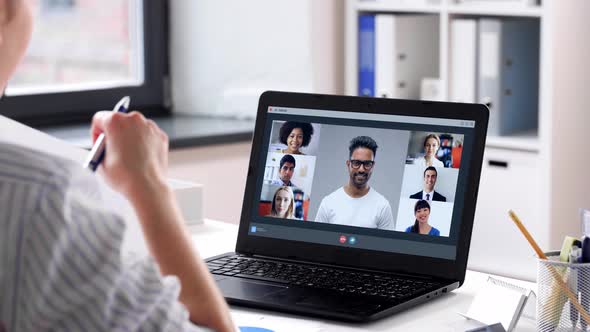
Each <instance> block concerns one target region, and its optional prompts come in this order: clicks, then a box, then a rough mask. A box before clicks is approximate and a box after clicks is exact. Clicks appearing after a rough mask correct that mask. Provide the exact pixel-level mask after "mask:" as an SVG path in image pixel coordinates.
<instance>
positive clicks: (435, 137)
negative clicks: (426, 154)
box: [422, 134, 440, 147]
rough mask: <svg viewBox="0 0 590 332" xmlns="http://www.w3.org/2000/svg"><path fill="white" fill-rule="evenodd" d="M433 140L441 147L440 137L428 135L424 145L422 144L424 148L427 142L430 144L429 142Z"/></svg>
mask: <svg viewBox="0 0 590 332" xmlns="http://www.w3.org/2000/svg"><path fill="white" fill-rule="evenodd" d="M431 138H434V139H435V140H436V143H437V145H438V146H440V138H438V135H435V134H428V136H426V138H425V139H424V144H422V146H423V147H424V146H426V142H428V140H429V139H431Z"/></svg>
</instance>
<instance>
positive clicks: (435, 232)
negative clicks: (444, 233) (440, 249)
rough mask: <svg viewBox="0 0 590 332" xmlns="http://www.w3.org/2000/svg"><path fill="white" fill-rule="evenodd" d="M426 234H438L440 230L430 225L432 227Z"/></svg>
mask: <svg viewBox="0 0 590 332" xmlns="http://www.w3.org/2000/svg"><path fill="white" fill-rule="evenodd" d="M430 227H432V226H430ZM428 234H430V235H436V236H439V235H440V231H439V230H438V229H436V228H435V227H432V229H431V230H430V232H428Z"/></svg>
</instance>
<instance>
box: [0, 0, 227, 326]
mask: <svg viewBox="0 0 590 332" xmlns="http://www.w3.org/2000/svg"><path fill="white" fill-rule="evenodd" d="M64 29H66V28H64ZM31 31H32V15H31V9H30V4H29V1H26V0H0V91H3V90H4V88H5V86H6V83H7V82H8V80H9V78H10V76H11V75H12V73H13V72H14V70H15V68H16V65H17V64H18V62H19V61H20V60H21V59H22V57H23V55H24V53H25V50H26V46H27V44H28V41H29V38H30V35H31ZM113 98H114V96H113ZM0 121H3V124H4V123H5V122H6V123H8V121H7V120H6V119H2V117H0ZM11 124H12V123H11ZM1 126H2V124H0V127H1ZM99 133H105V137H106V145H107V146H108V153H107V154H105V157H104V160H103V163H102V164H101V166H100V168H99V169H98V170H99V171H100V173H101V176H102V177H103V178H104V179H105V180H106V182H107V183H108V184H109V185H110V186H111V187H112V188H113V189H115V190H117V191H119V192H120V193H122V194H123V195H124V196H125V197H126V198H127V199H128V200H129V202H130V203H131V205H132V206H133V208H134V210H135V212H136V214H137V217H138V218H137V219H138V222H139V223H140V226H141V229H142V231H143V235H144V238H145V240H146V242H147V245H148V248H149V251H150V254H151V256H150V257H137V258H132V257H127V256H125V255H123V252H122V245H123V237H124V233H125V227H126V222H125V220H123V219H122V217H121V216H119V215H118V214H117V213H116V211H112V209H110V208H109V207H107V206H105V204H104V203H103V202H101V200H100V199H99V198H98V197H92V195H91V194H90V192H92V191H93V189H95V188H96V187H97V186H98V183H97V182H96V176H95V175H94V174H91V173H90V172H89V171H87V170H84V169H82V167H81V165H78V164H73V163H72V162H71V161H69V160H65V159H60V158H59V157H56V156H53V155H50V154H47V153H44V152H43V151H37V150H35V151H34V150H29V149H27V148H24V147H21V146H17V145H12V144H10V143H7V142H2V141H0V331H115V330H117V331H202V330H203V329H202V328H200V327H198V325H201V326H207V327H210V328H212V329H214V330H215V331H234V330H235V327H234V326H233V323H232V321H231V318H230V315H229V310H228V307H227V304H226V303H225V301H224V299H223V297H222V296H221V293H220V292H219V291H218V289H217V287H216V286H215V282H214V281H213V278H212V277H211V275H210V274H209V272H208V269H207V266H206V265H205V264H204V262H203V261H202V260H201V259H200V257H199V255H198V253H197V252H196V251H195V250H193V248H192V243H191V239H190V235H189V234H188V232H187V231H186V227H185V225H184V220H183V218H182V215H181V214H180V212H179V208H178V206H177V203H176V200H175V198H174V192H173V191H172V189H171V188H170V187H169V185H168V184H167V181H166V176H165V174H166V168H167V158H168V157H167V156H168V138H167V137H166V134H164V132H162V130H160V128H158V127H157V125H156V124H155V123H154V122H153V121H151V120H148V119H146V118H145V117H143V115H141V114H140V113H138V112H131V113H129V114H122V113H112V112H98V113H97V114H96V115H95V116H94V119H93V121H92V136H93V138H94V139H96V137H97V136H98V134H99ZM193 323H194V324H193ZM207 330H208V331H209V329H207Z"/></svg>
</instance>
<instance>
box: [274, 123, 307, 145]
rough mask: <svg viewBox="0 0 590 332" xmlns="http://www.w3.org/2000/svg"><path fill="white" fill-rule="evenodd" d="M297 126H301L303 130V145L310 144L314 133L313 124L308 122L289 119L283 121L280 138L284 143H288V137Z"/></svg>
mask: <svg viewBox="0 0 590 332" xmlns="http://www.w3.org/2000/svg"><path fill="white" fill-rule="evenodd" d="M295 128H301V131H302V132H303V144H301V145H302V146H308V145H309V141H311V136H312V135H313V126H312V125H311V124H309V123H306V122H295V121H287V122H285V123H283V125H282V126H281V130H280V131H279V140H280V141H281V143H283V144H285V145H286V144H287V138H288V137H289V135H290V134H291V132H292V131H293V129H295Z"/></svg>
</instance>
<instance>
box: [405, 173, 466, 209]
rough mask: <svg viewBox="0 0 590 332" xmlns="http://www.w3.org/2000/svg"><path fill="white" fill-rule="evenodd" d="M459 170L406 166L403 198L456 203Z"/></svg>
mask: <svg viewBox="0 0 590 332" xmlns="http://www.w3.org/2000/svg"><path fill="white" fill-rule="evenodd" d="M458 177H459V170H458V169H455V168H444V167H434V166H428V167H425V168H423V167H422V166H417V165H406V166H405V170H404V179H403V182H402V190H401V192H402V193H401V197H404V198H412V199H423V200H426V201H429V202H430V201H435V202H447V203H452V202H454V201H455V194H456V191H457V178H458Z"/></svg>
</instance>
